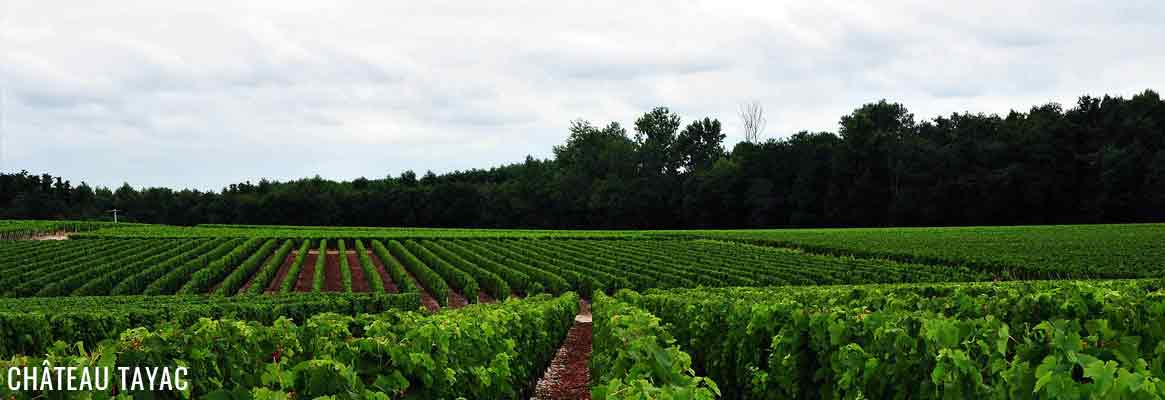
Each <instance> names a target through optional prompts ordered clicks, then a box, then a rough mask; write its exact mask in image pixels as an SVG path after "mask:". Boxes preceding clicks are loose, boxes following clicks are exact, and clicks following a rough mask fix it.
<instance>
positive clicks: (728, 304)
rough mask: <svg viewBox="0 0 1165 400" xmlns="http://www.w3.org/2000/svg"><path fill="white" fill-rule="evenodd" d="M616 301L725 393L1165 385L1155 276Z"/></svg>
mask: <svg viewBox="0 0 1165 400" xmlns="http://www.w3.org/2000/svg"><path fill="white" fill-rule="evenodd" d="M617 297H618V299H619V300H621V301H624V302H626V303H629V304H632V305H635V306H638V307H641V308H643V309H645V310H647V311H648V312H650V313H652V314H653V315H655V316H658V317H659V318H660V319H661V320H662V323H663V324H666V326H668V329H667V332H668V333H670V334H671V335H673V336H674V337H675V339H676V341H677V343H678V344H679V345H680V346H681V348H683V349H684V350H686V351H687V352H688V354H690V355H691V359H692V361H693V363H692V365H693V368H694V369H695V370H697V371H707V373H708V376H709V377H710V378H712V379H713V380H715V381H716V383H717V384H719V388H720V390H722V391H723V394H724V396H725V397H726V398H763V399H775V398H816V397H826V398H1015V397H1019V398H1028V397H1031V395H1032V393H1038V394H1039V397H1047V398H1065V397H1069V398H1140V397H1141V396H1149V397H1152V396H1153V394H1151V393H1155V392H1156V391H1159V390H1160V389H1159V388H1160V386H1159V384H1158V383H1157V382H1159V380H1160V379H1161V378H1162V377H1165V375H1163V373H1165V370H1162V369H1161V365H1163V362H1165V359H1163V358H1162V357H1163V356H1165V347H1160V346H1159V343H1161V342H1162V341H1163V340H1165V330H1162V329H1161V328H1160V323H1159V321H1160V318H1161V316H1163V315H1165V295H1162V292H1161V286H1160V282H1159V281H1156V280H1153V281H1104V282H1035V283H1003V284H986V283H983V284H939V285H897V286H846V287H804V288H793V287H784V288H724V289H681V290H670V291H652V292H649V293H647V294H644V295H639V294H635V293H632V292H624V293H620V294H619V295H618V296H617ZM596 315H597V314H596ZM596 346H597V344H596ZM1082 374H1083V375H1082ZM1122 379H1123V380H1124V381H1123V382H1124V383H1127V385H1125V384H1112V382H1118V381H1121V380H1122ZM1134 382H1136V383H1135V384H1134ZM1118 393H1119V394H1118ZM1122 396H1124V397H1122Z"/></svg>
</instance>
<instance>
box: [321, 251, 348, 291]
mask: <svg viewBox="0 0 1165 400" xmlns="http://www.w3.org/2000/svg"><path fill="white" fill-rule="evenodd" d="M325 256H326V257H327V258H326V259H324V291H328V292H342V291H344V278H343V277H341V276H340V251H339V250H328V253H327V254H325Z"/></svg>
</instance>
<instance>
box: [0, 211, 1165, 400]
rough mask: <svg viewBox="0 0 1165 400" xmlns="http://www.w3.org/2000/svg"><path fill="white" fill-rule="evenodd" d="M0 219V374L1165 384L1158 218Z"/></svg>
mask: <svg viewBox="0 0 1165 400" xmlns="http://www.w3.org/2000/svg"><path fill="white" fill-rule="evenodd" d="M60 232H64V233H65V234H67V235H68V237H69V240H57V241H37V240H24V239H29V238H35V237H37V236H40V235H44V234H46V233H53V234H57V233H60ZM0 234H4V235H5V236H4V237H5V238H7V239H13V240H3V241H0V370H5V371H6V370H7V369H8V367H9V366H28V365H41V363H43V362H45V361H48V362H49V363H50V364H52V365H57V366H96V365H117V366H187V367H189V368H190V370H191V371H192V372H191V373H192V378H191V380H192V382H193V385H192V387H191V388H189V389H188V390H187V392H184V393H180V394H174V393H152V394H151V395H154V396H156V397H161V398H172V397H173V398H176V397H194V398H204V397H212V396H213V397H219V398H263V399H272V398H315V397H318V396H334V398H388V399H393V398H418V399H428V398H433V399H438V398H456V397H465V398H471V399H485V398H528V397H531V396H539V393H543V386H542V385H544V383H543V382H542V381H545V380H546V379H539V378H540V377H543V376H544V371H565V372H571V371H570V370H572V369H573V370H575V372H578V371H577V370H579V369H583V370H585V371H584V372H585V375H583V378H582V379H584V380H583V381H582V383H581V384H582V385H583V388H582V390H585V391H586V392H587V393H589V394H590V395H592V396H594V398H725V399H783V398H846V399H858V398H1158V396H1165V382H1162V381H1161V378H1162V377H1165V344H1162V343H1165V342H1162V341H1161V339H1163V338H1165V325H1162V324H1161V323H1160V322H1158V321H1161V320H1163V319H1162V318H1165V290H1162V287H1163V286H1165V281H1162V280H1160V277H1161V276H1162V273H1165V262H1162V261H1161V260H1165V247H1163V246H1162V244H1161V243H1165V241H1162V239H1165V226H1162V225H1099V226H1062V227H997V228H941V229H915V228H906V229H834V230H828V229H807V230H758V231H585V230H579V231H553V230H489V229H482V230H478V229H425V228H363V227H320V228H314V227H296V226H247V225H204V226H197V227H172V226H157V225H116V226H114V225H111V224H105V223H82V222H65V223H53V222H48V221H2V223H0ZM1123 278H1132V279H1123ZM1079 279H1091V280H1079ZM592 320H593V322H591V321H592ZM583 328H585V329H584V330H580V329H583ZM578 332H585V333H578ZM578 335H585V336H586V338H587V339H586V340H585V343H587V345H586V349H585V351H586V354H588V355H589V361H585V359H584V361H585V362H586V363H587V366H586V367H580V366H577V365H576V366H574V367H572V368H565V369H564V368H561V366H560V364H558V363H559V362H560V359H561V358H563V357H567V356H570V355H571V352H572V351H574V349H572V348H567V347H563V346H565V343H575V342H576V341H574V340H571V339H572V338H576V336H578ZM560 347H562V348H561V349H560ZM565 350H569V351H565ZM556 366H558V367H556ZM557 373H558V372H555V374H557ZM555 374H550V373H549V372H547V373H546V375H547V376H550V375H555ZM588 376H589V378H588ZM6 379H8V377H6V376H0V398H5V399H7V398H10V397H13V398H36V397H37V396H41V395H45V394H51V393H47V392H41V391H36V390H15V391H14V390H11V389H9V386H8V385H7V383H8V382H6V381H5V380H6ZM561 379H562V380H568V379H566V378H561ZM572 379H573V378H572ZM576 383H577V382H576ZM141 394H143V395H145V394H146V393H141ZM98 397H100V396H98ZM551 397H553V396H551ZM539 398H547V397H546V396H543V397H539ZM555 398H568V397H555ZM570 398H574V397H570Z"/></svg>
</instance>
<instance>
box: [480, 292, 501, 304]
mask: <svg viewBox="0 0 1165 400" xmlns="http://www.w3.org/2000/svg"><path fill="white" fill-rule="evenodd" d="M477 302H478V303H481V304H491V303H497V302H498V301H497V300H494V299H493V298H491V297H489V295H488V294H485V291H484V290H478V291H477Z"/></svg>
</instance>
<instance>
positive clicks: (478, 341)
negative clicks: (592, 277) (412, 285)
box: [0, 294, 578, 399]
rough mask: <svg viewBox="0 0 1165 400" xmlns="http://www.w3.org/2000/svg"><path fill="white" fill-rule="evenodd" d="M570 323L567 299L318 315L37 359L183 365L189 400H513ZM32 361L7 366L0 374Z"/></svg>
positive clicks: (573, 299) (1, 364) (169, 327)
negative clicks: (242, 397) (241, 399)
mask: <svg viewBox="0 0 1165 400" xmlns="http://www.w3.org/2000/svg"><path fill="white" fill-rule="evenodd" d="M332 296H336V295H329V296H328V297H332ZM412 296H414V297H415V295H412ZM577 312H578V297H577V296H576V295H574V294H568V295H564V296H561V297H557V298H550V297H535V298H530V299H526V300H521V301H508V302H505V303H504V304H497V305H477V306H470V307H466V308H463V309H460V310H456V311H450V312H444V313H439V314H433V315H422V314H418V313H413V312H385V313H381V314H375V315H373V314H361V315H357V316H346V315H340V314H332V313H322V314H317V315H315V316H312V317H310V318H309V319H307V320H306V322H304V323H302V324H301V325H296V324H295V323H294V322H292V321H291V320H289V319H286V318H279V319H276V320H274V321H273V322H271V323H269V324H264V323H259V322H248V321H241V320H232V319H208V318H202V319H199V320H197V321H194V322H193V323H192V324H190V325H188V326H182V325H177V324H163V325H162V326H160V327H158V328H156V329H146V328H137V329H129V330H125V331H123V332H122V333H121V334H120V336H119V337H118V338H117V339H116V340H111V341H105V342H102V343H101V344H99V345H97V346H96V347H95V350H94V351H92V352H85V351H84V349H83V348H82V347H80V346H75V347H69V346H65V345H64V343H63V342H58V344H57V345H55V346H53V347H52V348H50V349H49V350H48V352H47V359H49V360H51V361H52V362H53V363H54V364H56V365H63V364H69V365H71V364H75V363H79V362H89V361H88V360H101V361H100V362H107V363H110V364H111V365H112V364H114V363H115V364H116V365H118V366H131V367H132V366H139V365H142V366H166V367H174V366H178V365H182V366H187V367H188V368H189V369H190V372H191V374H192V376H190V378H189V379H190V381H191V382H192V385H193V387H192V388H191V390H190V393H188V395H189V396H192V397H194V398H204V397H206V398H210V397H215V396H219V395H229V394H233V393H236V392H240V391H241V392H245V393H248V394H251V395H256V396H258V397H260V398H288V397H292V396H294V397H295V398H301V397H312V398H318V397H321V396H331V398H380V399H388V398H401V397H408V398H417V399H452V398H458V397H462V398H473V399H519V398H525V397H526V395H527V394H528V393H529V392H530V390H531V389H532V387H531V385H532V383H533V381H532V380H531V379H529V377H530V376H533V375H534V374H536V373H537V372H538V371H540V370H541V369H542V368H544V367H545V366H546V365H547V364H548V363H549V361H550V360H551V359H552V358H553V357H554V354H555V352H556V350H557V345H558V341H559V340H560V339H559V338H561V337H563V336H565V334H566V332H567V330H569V329H570V326H571V325H572V324H573V320H574V315H575V314H576V313H577ZM40 361H41V359H40V358H39V357H36V356H28V355H18V356H15V357H13V358H12V359H11V360H10V361H0V368H5V369H6V367H7V366H9V365H24V364H39V363H40ZM3 379H6V377H0V397H4V398H9V396H19V398H26V397H27V396H33V395H37V393H10V392H8V387H7V385H6V384H4V382H2V380H3ZM140 395H150V394H147V393H141V394H140Z"/></svg>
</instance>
